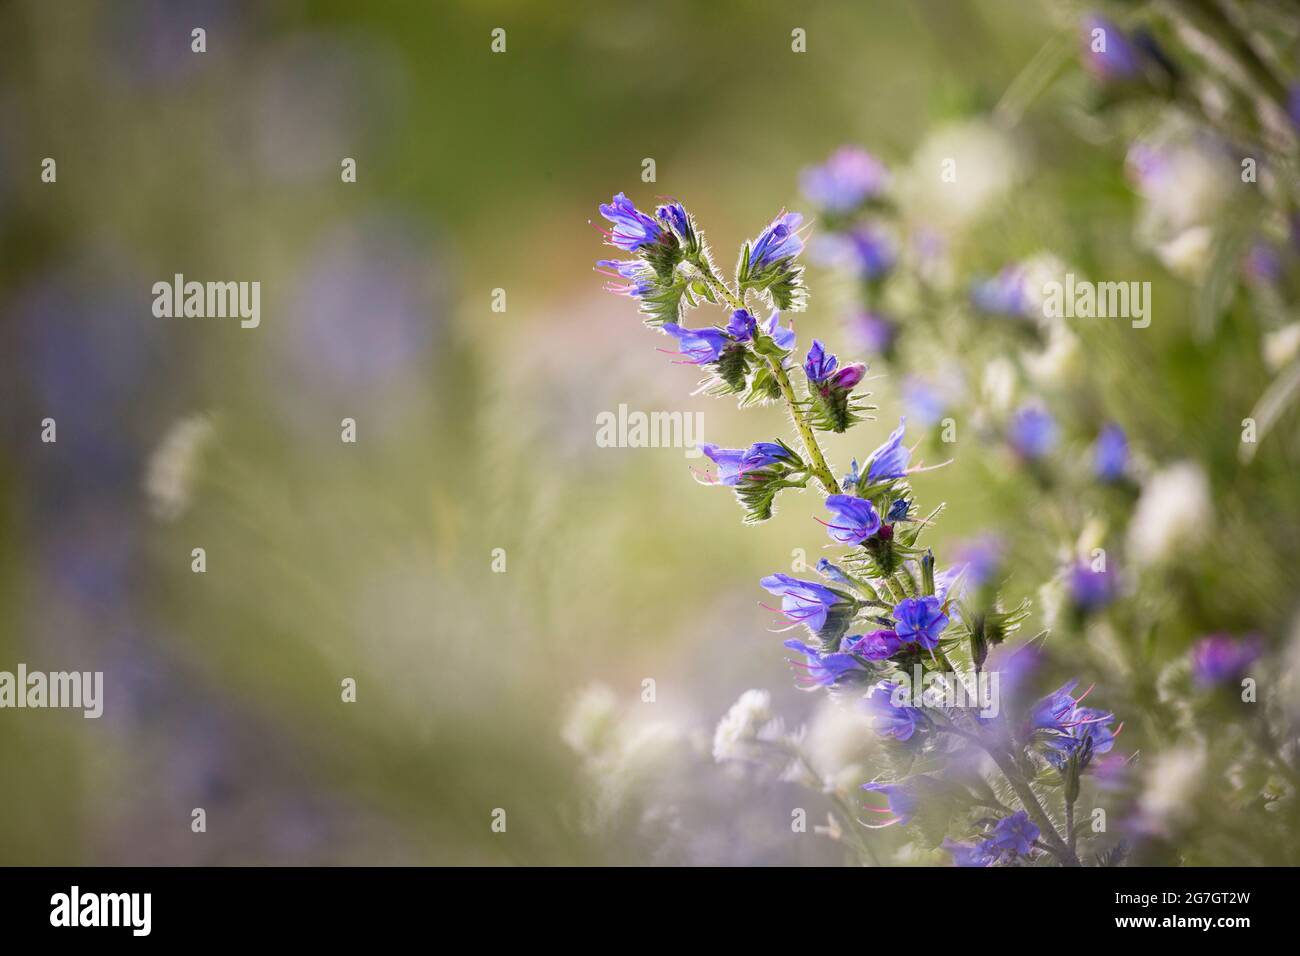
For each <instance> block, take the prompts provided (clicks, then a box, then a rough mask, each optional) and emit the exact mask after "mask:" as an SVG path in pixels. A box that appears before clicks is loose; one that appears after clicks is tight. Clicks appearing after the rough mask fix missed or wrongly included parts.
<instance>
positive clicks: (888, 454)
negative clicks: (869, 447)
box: [867, 418, 912, 482]
mask: <svg viewBox="0 0 1300 956" xmlns="http://www.w3.org/2000/svg"><path fill="white" fill-rule="evenodd" d="M903 423H904V420H903V419H901V418H900V419H899V420H898V427H897V428H895V429H894V430H893V431H892V432H890V433H889V437H888V438H887V439H885V443H884V444H883V445H881V446H880V447H879V448H877V449H876V450H875V451H873V452H872V453H871V457H870V458H868V459H867V481H870V482H877V481H888V480H891V479H893V478H902V477H904V476H905V475H906V474H907V463H908V461H910V460H911V457H912V453H911V452H910V451H908V450H907V449H906V448H905V447H904V446H903V428H904V424H903Z"/></svg>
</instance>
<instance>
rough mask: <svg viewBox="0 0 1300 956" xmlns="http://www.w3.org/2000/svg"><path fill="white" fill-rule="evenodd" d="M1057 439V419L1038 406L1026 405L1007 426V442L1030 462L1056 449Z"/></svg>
mask: <svg viewBox="0 0 1300 956" xmlns="http://www.w3.org/2000/svg"><path fill="white" fill-rule="evenodd" d="M1056 438H1057V428H1056V419H1054V418H1052V416H1051V414H1050V413H1049V412H1048V411H1047V410H1046V409H1044V408H1040V407H1039V406H1037V405H1026V406H1024V407H1023V408H1021V409H1020V410H1018V411H1017V412H1016V413H1015V414H1014V415H1012V416H1011V421H1010V423H1009V424H1008V425H1007V441H1008V442H1010V443H1011V447H1012V448H1013V449H1014V450H1015V452H1016V453H1017V454H1018V455H1019V456H1020V457H1021V458H1024V459H1026V460H1028V461H1036V460H1037V459H1039V458H1042V457H1043V456H1044V455H1046V454H1047V453H1048V452H1050V451H1051V450H1052V449H1053V448H1055V447H1056Z"/></svg>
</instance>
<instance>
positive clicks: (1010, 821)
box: [988, 810, 1041, 860]
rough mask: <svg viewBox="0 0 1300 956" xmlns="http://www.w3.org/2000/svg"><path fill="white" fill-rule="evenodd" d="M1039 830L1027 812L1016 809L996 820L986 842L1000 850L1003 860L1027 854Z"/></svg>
mask: <svg viewBox="0 0 1300 956" xmlns="http://www.w3.org/2000/svg"><path fill="white" fill-rule="evenodd" d="M1040 832H1041V831H1040V830H1039V829H1038V827H1036V826H1035V825H1034V823H1033V821H1032V820H1030V819H1029V814H1028V813H1026V812H1025V811H1024V810H1017V811H1016V812H1015V813H1013V814H1011V816H1009V817H1003V818H1002V819H1001V820H999V821H998V822H997V825H996V826H994V827H993V835H992V836H991V837H989V840H988V843H989V844H991V845H992V848H996V849H997V850H998V851H999V852H1000V854H1001V855H1002V858H1003V859H1004V860H1005V859H1008V858H1011V857H1017V856H1029V851H1030V850H1032V849H1033V848H1034V841H1035V840H1037V839H1038V836H1039V833H1040Z"/></svg>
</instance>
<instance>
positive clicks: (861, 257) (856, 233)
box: [848, 226, 898, 281]
mask: <svg viewBox="0 0 1300 956" xmlns="http://www.w3.org/2000/svg"><path fill="white" fill-rule="evenodd" d="M848 243H849V251H850V252H851V253H852V256H853V263H854V266H855V267H856V270H857V273H858V275H859V276H861V277H862V278H863V279H866V280H867V281H876V280H878V279H883V278H884V277H885V276H887V275H889V273H890V272H891V271H892V270H893V268H894V264H895V262H897V260H898V253H897V252H896V251H895V250H894V245H893V243H892V242H890V240H889V237H888V236H886V235H885V234H884V233H883V232H880V231H879V230H877V229H872V228H869V227H867V226H862V227H859V228H857V229H854V230H853V231H852V232H851V233H849V236H848Z"/></svg>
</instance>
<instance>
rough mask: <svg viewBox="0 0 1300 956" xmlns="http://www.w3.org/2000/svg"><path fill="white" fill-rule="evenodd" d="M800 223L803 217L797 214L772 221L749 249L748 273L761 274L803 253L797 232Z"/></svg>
mask: <svg viewBox="0 0 1300 956" xmlns="http://www.w3.org/2000/svg"><path fill="white" fill-rule="evenodd" d="M801 222H803V216H801V215H800V214H799V213H797V212H787V213H782V214H781V215H780V216H777V217H776V218H775V219H773V220H772V222H771V223H770V224H769V225H768V227H767V228H766V229H764V230H763V231H762V232H761V233H759V235H758V238H757V239H755V240H754V244H753V245H752V246H751V247H750V249H749V271H750V272H751V273H758V272H763V271H764V270H766V269H769V268H771V267H773V266H777V265H780V264H781V263H784V262H787V261H788V260H791V259H793V258H794V257H795V256H797V255H799V253H801V252H802V251H803V237H802V236H801V235H799V232H798V229H799V224H800V223H801Z"/></svg>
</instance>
